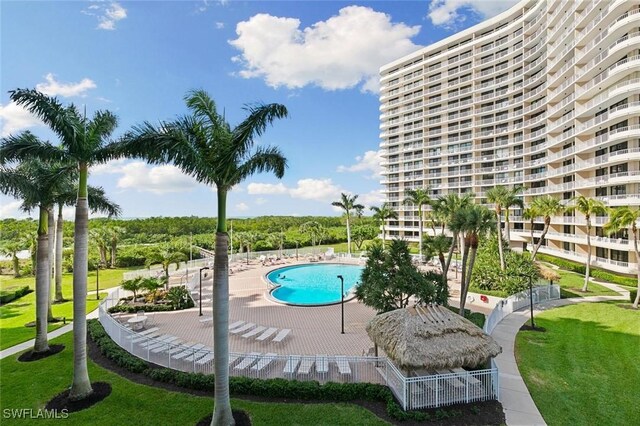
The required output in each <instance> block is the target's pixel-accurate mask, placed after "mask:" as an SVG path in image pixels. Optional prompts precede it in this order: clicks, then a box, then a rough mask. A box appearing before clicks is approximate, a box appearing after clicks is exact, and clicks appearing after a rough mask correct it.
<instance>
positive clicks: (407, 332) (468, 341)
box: [367, 305, 502, 370]
mask: <svg viewBox="0 0 640 426" xmlns="http://www.w3.org/2000/svg"><path fill="white" fill-rule="evenodd" d="M367 334H369V337H370V338H371V340H372V341H373V342H374V343H375V344H376V345H377V346H379V347H381V348H382V349H383V350H384V351H385V352H386V354H387V356H388V357H389V358H390V359H392V360H393V361H394V362H395V363H396V364H397V365H398V366H400V367H401V368H403V369H405V370H415V369H426V370H439V369H446V368H458V367H476V366H478V365H481V364H483V363H485V362H486V361H487V360H489V358H491V357H494V356H496V355H498V354H499V353H500V352H502V348H500V346H499V345H498V344H497V343H496V342H495V340H493V338H492V337H491V336H489V335H487V334H485V333H484V331H482V330H481V329H480V328H478V327H477V326H476V325H474V324H473V323H471V322H470V321H469V320H467V319H466V318H463V317H461V316H460V315H457V314H455V313H453V312H451V311H450V310H449V309H447V308H445V307H443V306H438V305H429V306H415V307H408V308H404V309H396V310H395V311H391V312H386V313H384V314H380V315H377V316H376V317H374V318H373V319H372V320H371V321H369V323H368V324H367Z"/></svg>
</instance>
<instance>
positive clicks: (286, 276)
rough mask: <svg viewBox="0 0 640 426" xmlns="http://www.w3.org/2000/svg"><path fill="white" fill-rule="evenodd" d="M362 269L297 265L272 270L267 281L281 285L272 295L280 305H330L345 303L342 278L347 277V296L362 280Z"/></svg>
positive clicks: (358, 267) (345, 287)
mask: <svg viewBox="0 0 640 426" xmlns="http://www.w3.org/2000/svg"><path fill="white" fill-rule="evenodd" d="M362 269H363V267H362V266H357V265H342V264H336V263H319V264H312V265H295V266H287V267H286V268H279V269H276V270H275V271H271V272H270V273H268V274H267V276H266V278H267V280H268V281H271V283H273V284H275V285H278V286H279V287H278V288H276V289H274V290H272V291H271V293H270V295H271V297H272V298H273V299H274V300H275V301H276V302H281V303H286V304H288V305H302V306H314V305H330V304H332V303H338V302H340V300H341V297H340V280H339V279H338V275H342V276H343V277H344V292H345V295H346V294H349V292H350V291H351V290H352V289H353V288H354V287H355V285H356V283H358V282H359V281H360V275H361V273H362ZM345 298H346V296H345Z"/></svg>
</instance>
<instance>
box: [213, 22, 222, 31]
mask: <svg viewBox="0 0 640 426" xmlns="http://www.w3.org/2000/svg"><path fill="white" fill-rule="evenodd" d="M215 25H216V30H221V29H223V28H224V22H216V24H215Z"/></svg>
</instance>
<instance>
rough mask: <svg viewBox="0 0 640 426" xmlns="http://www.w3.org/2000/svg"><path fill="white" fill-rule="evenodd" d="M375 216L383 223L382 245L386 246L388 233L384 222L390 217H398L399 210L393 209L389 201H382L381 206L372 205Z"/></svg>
mask: <svg viewBox="0 0 640 426" xmlns="http://www.w3.org/2000/svg"><path fill="white" fill-rule="evenodd" d="M370 209H371V211H373V218H374V219H375V220H377V221H378V222H380V223H381V224H382V246H383V247H384V244H385V240H386V234H385V228H384V224H385V222H386V221H387V220H389V219H398V212H396V211H395V210H393V209H392V208H391V206H389V204H388V203H382V205H381V206H380V207H375V206H374V207H370Z"/></svg>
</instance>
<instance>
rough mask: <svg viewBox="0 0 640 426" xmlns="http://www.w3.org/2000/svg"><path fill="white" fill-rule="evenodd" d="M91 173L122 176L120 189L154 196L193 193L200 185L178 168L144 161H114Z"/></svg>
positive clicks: (98, 167)
mask: <svg viewBox="0 0 640 426" xmlns="http://www.w3.org/2000/svg"><path fill="white" fill-rule="evenodd" d="M91 173H92V174H96V175H100V174H120V175H122V176H120V177H119V178H118V181H117V183H116V186H117V187H118V188H121V189H134V190H136V191H138V192H151V193H153V194H166V193H170V192H184V191H191V190H193V189H194V188H196V187H197V186H198V185H199V183H198V182H197V181H196V180H195V179H193V178H192V177H191V176H187V175H185V174H184V173H182V171H180V169H179V168H177V167H176V166H172V165H162V166H149V165H148V164H147V163H145V162H143V161H133V162H127V161H126V160H114V161H110V162H108V163H106V164H102V165H96V166H93V167H92V168H91Z"/></svg>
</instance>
